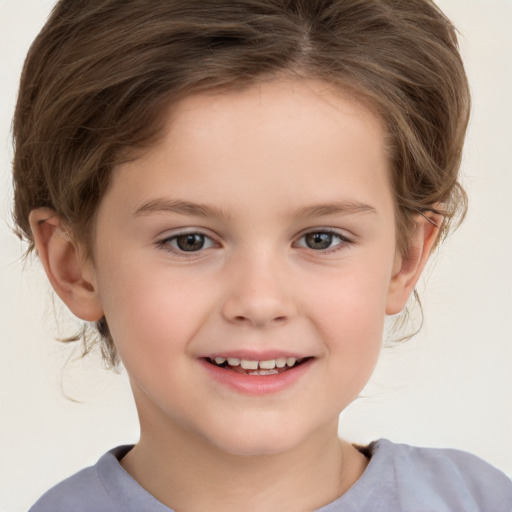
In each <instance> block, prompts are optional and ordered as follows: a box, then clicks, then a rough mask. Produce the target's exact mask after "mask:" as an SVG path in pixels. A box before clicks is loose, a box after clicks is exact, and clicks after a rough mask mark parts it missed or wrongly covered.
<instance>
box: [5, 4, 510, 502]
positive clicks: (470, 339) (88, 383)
mask: <svg viewBox="0 0 512 512" xmlns="http://www.w3.org/2000/svg"><path fill="white" fill-rule="evenodd" d="M52 4H53V0H0V283H1V287H0V343H1V344H0V379H1V388H0V400H1V411H2V412H1V419H0V453H1V454H2V456H1V463H0V464H1V468H0V511H1V512H15V511H22V510H26V509H27V508H28V507H29V505H30V504H32V503H33V502H34V501H35V499H37V497H38V496H39V495H40V494H41V493H42V492H44V491H45V490H46V489H47V488H48V487H50V486H51V485H53V484H55V483H57V482H58V481H60V480H61V479H63V478H64V477H66V476H67V475H69V474H71V473H73V472H75V471H77V470H78V469H81V468H82V467H84V466H86V465H89V464H92V463H94V462H95V461H96V460H97V459H98V457H99V456H100V455H101V454H102V453H103V452H105V451H106V450H108V449H110V448H111V447H113V446H116V445H119V444H124V443H133V442H135V441H136V440H137V436H138V426H137V418H136V413H135V410H134V406H133V403H132V399H131V395H130V391H129V386H128V382H127V378H126V375H125V374H121V375H115V374H113V373H112V372H108V371H106V370H104V369H103V368H102V365H101V361H100V359H99V358H98V357H97V356H92V357H90V358H88V359H86V360H84V361H79V360H78V361H77V360H76V357H75V356H76V354H77V353H76V352H73V351H72V350H70V349H69V348H67V347H63V345H61V344H59V343H58V342H56V341H55V340H54V338H55V337H56V336H58V335H59V334H61V335H66V334H69V333H70V332H72V331H73V327H74V325H76V324H73V321H72V320H70V319H69V316H68V315H67V314H66V312H65V311H63V310H62V309H61V308H59V306H58V305H56V306H55V307H54V305H53V298H52V294H51V292H50V290H49V286H48V285H47V284H46V280H45V277H44V276H43V273H42V270H41V268H40V266H39V263H38V262H37V261H33V262H32V263H31V262H30V261H29V262H28V263H26V264H25V265H24V264H23V262H22V261H21V256H22V254H23V250H24V247H23V246H22V244H21V243H20V242H19V241H18V240H17V239H16V237H15V236H14V235H13V234H12V232H11V230H10V227H11V225H12V223H11V220H10V206H11V201H12V194H11V182H10V162H11V158H12V148H11V142H10V123H11V117H12V112H13V108H14V103H15V98H16V89H17V83H18V79H19V74H20V70H21V66H22V62H23V59H24V56H25V54H26V51H27V49H28V47H29V44H30V42H31V40H32V39H33V38H34V36H35V35H36V33H37V32H38V30H39V29H40V28H41V26H42V24H43V22H44V20H45V18H46V16H47V14H48V13H49V11H50V9H51V6H52ZM439 4H440V6H441V7H442V8H443V9H444V10H445V12H446V13H447V14H448V16H449V17H451V18H452V20H453V21H454V22H455V24H456V26H457V27H458V28H459V30H460V32H461V46H462V52H463V55H464V58H465V61H466V67H467V72H468V75H469V78H470V82H471V87H472V92H473V114H472V119H471V125H470V130H469V135H468V139H467V145H466V150H465V158H464V163H463V176H464V178H463V180H464V184H465V186H466V187H467V189H468V192H469V195H470V200H471V208H470V212H469V215H468V217H467V220H466V222H465V224H464V225H463V227H462V228H460V230H459V231H458V232H456V233H455V234H454V235H453V236H452V237H451V238H450V239H448V241H447V242H446V243H445V245H444V246H443V247H442V248H441V250H440V251H439V254H438V255H437V257H436V258H435V261H434V264H433V265H431V267H430V269H429V272H428V282H427V283H426V284H427V286H426V289H425V290H424V291H423V292H422V297H423V303H424V308H425V316H426V318H425V324H424V327H423V330H422V332H421V334H420V335H418V336H417V337H416V338H414V339H413V340H411V341H409V342H408V343H405V344H403V345H401V346H399V347H396V348H393V349H386V350H385V351H384V353H383V357H382V360H381V363H380V365H379V367H378V370H377V372H376V374H375V376H374V378H373V379H372V382H371V384H370V385H369V386H368V389H367V390H366V391H365V392H364V397H363V398H361V399H359V400H358V401H356V402H355V403H354V404H352V405H351V406H350V407H349V409H347V410H346V411H345V412H344V413H343V415H342V422H341V433H342V435H344V436H345V437H347V438H348V439H350V440H353V441H356V442H359V443H366V442H368V441H371V440H373V439H376V438H379V437H387V438H390V439H392V440H394V441H402V442H407V443H412V444H417V445H423V446H441V447H454V448H460V449H464V450H467V451H471V452H473V453H475V454H477V455H479V456H481V457H483V458H485V459H486V460H488V461H489V462H491V463H492V464H494V465H496V466H497V467H499V468H501V469H502V470H503V471H505V472H507V473H508V474H509V475H512V436H511V433H512V323H511V317H512V296H511V293H512V292H511V290H512V230H511V222H510V221H511V219H512V214H511V210H510V205H511V200H510V199H511V197H512V165H511V161H512V159H511V157H510V150H511V146H512V129H511V122H512V101H511V99H510V96H511V94H512V31H511V30H510V27H511V26H512V1H511V0H480V1H478V0H443V1H440V2H439ZM56 316H57V317H58V318H59V321H58V324H59V326H60V327H59V328H57V327H56V325H57V322H56V319H55V317H56Z"/></svg>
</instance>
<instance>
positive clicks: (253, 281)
mask: <svg viewBox="0 0 512 512" xmlns="http://www.w3.org/2000/svg"><path fill="white" fill-rule="evenodd" d="M227 273H228V274H229V277H228V278H227V281H228V282H229V283H230V284H229V286H228V293H227V295H226V297H225V298H224V302H223V304H222V314H223V316H224V318H225V319H226V320H228V321H229V322H230V323H234V324H241V325H248V326H252V327H260V328H261V327H267V326H271V325H278V324H283V323H286V322H287V321H289V320H290V319H291V318H292V317H293V316H294V315H295V314H296V304H295V300H294V298H293V293H292V290H291V279H290V277H289V275H288V273H287V272H286V270H285V269H283V267H282V265H279V264H278V262H277V261H276V259H275V258H272V257H271V256H270V255H267V256H260V257H257V256H254V257H251V258H245V259H243V260H242V259H241V261H238V262H236V263H235V264H234V265H233V266H231V268H230V269H229V270H227Z"/></svg>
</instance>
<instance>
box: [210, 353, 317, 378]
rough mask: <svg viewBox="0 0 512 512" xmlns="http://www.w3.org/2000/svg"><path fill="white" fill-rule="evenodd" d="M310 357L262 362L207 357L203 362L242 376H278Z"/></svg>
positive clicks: (235, 358) (281, 358) (284, 358)
mask: <svg viewBox="0 0 512 512" xmlns="http://www.w3.org/2000/svg"><path fill="white" fill-rule="evenodd" d="M310 359H311V357H302V358H296V357H278V358H276V359H267V360H264V361H258V360H249V359H239V358H237V357H221V356H217V357H207V358H205V361H206V362H207V363H209V364H211V365H213V366H216V367H217V368H222V369H225V370H227V371H231V372H235V373H239V374H242V375H253V376H266V375H278V374H281V373H284V372H287V371H289V370H291V369H292V368H297V367H298V366H300V365H302V364H304V363H306V362H307V361H309V360H310Z"/></svg>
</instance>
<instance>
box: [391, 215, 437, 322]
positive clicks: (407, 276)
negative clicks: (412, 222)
mask: <svg viewBox="0 0 512 512" xmlns="http://www.w3.org/2000/svg"><path fill="white" fill-rule="evenodd" d="M442 222H443V217H442V216H441V215H439V214H436V213H433V212H427V213H425V214H424V215H421V216H419V217H418V218H417V221H416V227H415V230H414V232H413V233H412V234H411V237H410V243H409V247H408V252H407V254H406V255H400V254H397V257H396V260H395V267H394V269H393V275H392V277H391V281H390V284H389V288H388V297H387V302H386V314H387V315H395V314H397V313H400V311H402V310H403V309H404V308H405V306H406V304H407V301H408V299H409V297H410V295H411V293H412V292H413V290H414V287H415V286H416V283H417V282H418V280H419V278H420V276H421V273H422V272H423V269H424V268H425V265H426V264H427V261H428V258H429V256H430V253H431V251H432V249H433V247H434V246H435V243H436V241H437V238H438V236H439V230H440V226H441V224H442Z"/></svg>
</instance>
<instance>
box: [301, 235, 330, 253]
mask: <svg viewBox="0 0 512 512" xmlns="http://www.w3.org/2000/svg"><path fill="white" fill-rule="evenodd" d="M331 244H332V234H331V233H309V234H308V235H306V245H307V246H308V247H309V248H310V249H328V248H329V247H330V246H331Z"/></svg>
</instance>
